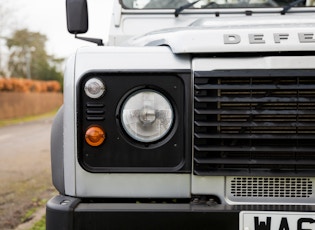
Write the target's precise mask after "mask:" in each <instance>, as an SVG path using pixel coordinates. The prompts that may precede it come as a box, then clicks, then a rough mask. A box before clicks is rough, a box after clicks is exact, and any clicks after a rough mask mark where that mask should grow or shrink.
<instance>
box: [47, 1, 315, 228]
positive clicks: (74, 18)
mask: <svg viewBox="0 0 315 230" xmlns="http://www.w3.org/2000/svg"><path fill="white" fill-rule="evenodd" d="M104 1H105V0H104ZM66 6H67V22H68V30H69V32H70V33H72V34H75V37H76V38H80V39H84V40H87V41H90V42H94V43H96V44H97V45H95V44H94V45H93V44H91V45H90V47H87V48H80V49H78V50H77V52H76V53H75V54H74V55H73V56H72V57H70V58H69V60H68V62H67V66H66V71H65V77H64V105H63V107H62V108H61V109H60V111H59V113H58V115H57V117H56V119H55V122H54V124H53V129H52V142H51V160H52V178H53V183H54V185H55V187H56V189H57V190H58V191H59V193H60V195H58V196H55V197H53V198H52V199H51V200H50V201H49V202H48V204H47V215H46V220H47V222H46V224H47V229H48V230H51V229H54V230H55V229H58V230H59V229H88V230H90V229H146V230H147V229H212V230H279V229H280V230H292V229H294V230H306V229H315V7H314V2H313V1H312V0H297V1H292V2H291V0H199V1H198V0H197V1H191V0H116V1H115V3H114V12H113V17H112V23H111V29H110V34H109V39H108V44H106V45H105V46H104V45H103V42H102V40H101V39H97V38H86V37H84V36H82V35H80V34H82V33H85V32H86V31H87V30H88V14H87V3H86V0H67V2H66Z"/></svg>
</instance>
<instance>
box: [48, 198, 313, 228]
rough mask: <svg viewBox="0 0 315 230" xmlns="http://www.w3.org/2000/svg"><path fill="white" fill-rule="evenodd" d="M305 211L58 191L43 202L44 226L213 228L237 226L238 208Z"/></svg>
mask: <svg viewBox="0 0 315 230" xmlns="http://www.w3.org/2000/svg"><path fill="white" fill-rule="evenodd" d="M244 210H246V211H268V212H274V211H285V212H309V213H313V212H314V215H315V206H309V205H307V206H279V205H268V206H258V205H246V206H230V205H208V204H206V203H202V204H200V203H199V204H194V203H187V204H182V203H180V204H167V203H100V202H99V203H92V202H88V203H87V202H84V201H82V200H81V199H79V198H73V197H69V196H63V195H58V196H55V197H53V198H52V199H50V200H49V201H48V203H47V206H46V229H47V230H55V229H58V230H62V229H65V230H72V229H75V230H79V229H89V230H93V229H102V230H104V229H137V230H140V229H145V230H150V229H173V230H174V229H195V230H198V229H207V230H209V229H214V230H217V229H218V230H219V229H220V230H239V219H240V217H239V216H240V212H241V211H244Z"/></svg>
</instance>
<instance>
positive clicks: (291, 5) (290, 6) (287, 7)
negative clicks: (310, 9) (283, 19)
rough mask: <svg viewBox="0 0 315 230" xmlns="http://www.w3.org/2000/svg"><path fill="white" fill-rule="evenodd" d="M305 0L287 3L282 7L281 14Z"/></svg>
mask: <svg viewBox="0 0 315 230" xmlns="http://www.w3.org/2000/svg"><path fill="white" fill-rule="evenodd" d="M304 1H305V0H296V1H294V2H291V3H290V4H289V5H287V6H285V7H283V9H282V11H281V14H282V15H285V14H286V13H287V12H288V11H289V10H290V9H291V8H292V7H294V6H297V5H298V4H300V3H301V2H304Z"/></svg>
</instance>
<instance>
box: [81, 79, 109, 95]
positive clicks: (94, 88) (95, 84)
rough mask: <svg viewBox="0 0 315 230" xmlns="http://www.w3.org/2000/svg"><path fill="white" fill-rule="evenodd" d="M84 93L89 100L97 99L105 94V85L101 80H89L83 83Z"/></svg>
mask: <svg viewBox="0 0 315 230" xmlns="http://www.w3.org/2000/svg"><path fill="white" fill-rule="evenodd" d="M84 91H85V93H86V95H87V96H89V97H90V98H99V97H101V96H102V95H103V93H104V92H105V85H104V83H103V82H102V81H101V80H99V79H97V78H91V79H90V80H88V81H87V82H86V83H85V86H84Z"/></svg>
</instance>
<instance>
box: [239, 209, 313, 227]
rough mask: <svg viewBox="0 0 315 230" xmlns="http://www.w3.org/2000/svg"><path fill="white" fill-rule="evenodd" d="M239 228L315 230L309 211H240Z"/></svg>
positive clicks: (311, 214)
mask: <svg viewBox="0 0 315 230" xmlns="http://www.w3.org/2000/svg"><path fill="white" fill-rule="evenodd" d="M239 217H240V228H239V230H315V213H311V212H258V211H242V212H240V216H239Z"/></svg>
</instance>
